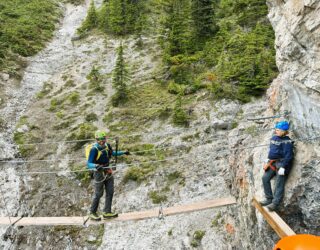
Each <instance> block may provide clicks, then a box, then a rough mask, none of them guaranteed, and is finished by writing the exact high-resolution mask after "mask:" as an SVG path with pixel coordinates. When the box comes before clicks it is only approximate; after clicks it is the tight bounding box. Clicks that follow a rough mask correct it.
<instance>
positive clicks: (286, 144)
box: [268, 135, 293, 174]
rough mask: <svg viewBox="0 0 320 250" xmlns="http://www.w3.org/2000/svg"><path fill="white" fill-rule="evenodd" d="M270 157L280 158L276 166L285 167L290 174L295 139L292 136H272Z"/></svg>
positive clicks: (272, 158)
mask: <svg viewBox="0 0 320 250" xmlns="http://www.w3.org/2000/svg"><path fill="white" fill-rule="evenodd" d="M268 158H269V159H270V160H278V161H277V162H276V166H277V167H278V168H281V167H282V168H284V169H285V173H286V174H288V173H289V171H290V169H291V166H292V161H293V141H292V140H291V139H290V137H289V136H283V137H280V136H277V135H274V136H272V138H271V141H270V150H269V154H268Z"/></svg>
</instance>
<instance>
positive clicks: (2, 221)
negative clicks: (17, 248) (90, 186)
mask: <svg viewBox="0 0 320 250" xmlns="http://www.w3.org/2000/svg"><path fill="white" fill-rule="evenodd" d="M235 203H236V200H235V198H233V197H230V198H222V199H216V200H207V201H200V202H195V203H192V204H186V205H179V206H174V207H169V208H164V209H163V214H164V216H169V215H174V214H181V213H189V212H192V211H199V210H204V209H210V208H214V207H219V206H226V205H231V204H235ZM158 215H159V208H154V209H151V210H145V211H140V212H130V213H124V214H119V217H117V218H115V219H112V220H103V221H91V220H89V221H87V222H86V225H96V224H103V223H108V222H115V221H130V220H143V219H149V218H154V217H158ZM87 218H88V217H87V216H85V217H24V218H22V219H20V217H11V221H12V222H13V221H17V220H18V221H17V223H16V224H15V225H17V226H32V225H34V226H57V225H64V226H67V225H78V226H81V225H83V224H84V222H85V221H86V220H87ZM19 219H20V220H19ZM10 224H11V223H10V221H9V218H8V217H0V225H10Z"/></svg>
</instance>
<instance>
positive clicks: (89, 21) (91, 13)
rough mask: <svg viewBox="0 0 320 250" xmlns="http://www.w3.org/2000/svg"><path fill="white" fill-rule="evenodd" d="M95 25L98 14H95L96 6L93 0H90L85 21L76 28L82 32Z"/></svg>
mask: <svg viewBox="0 0 320 250" xmlns="http://www.w3.org/2000/svg"><path fill="white" fill-rule="evenodd" d="M97 25H98V15H97V11H96V7H95V5H94V1H93V0H92V1H91V3H90V7H89V10H88V14H87V17H86V19H85V21H84V22H83V23H82V26H81V27H80V28H79V29H78V33H80V34H82V33H84V32H86V31H89V30H92V29H93V28H96V27H97Z"/></svg>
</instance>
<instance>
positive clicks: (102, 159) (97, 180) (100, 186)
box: [87, 130, 130, 221]
mask: <svg viewBox="0 0 320 250" xmlns="http://www.w3.org/2000/svg"><path fill="white" fill-rule="evenodd" d="M106 135H107V134H106V133H105V132H103V131H99V130H98V131H96V132H95V138H96V143H95V144H94V145H93V146H92V148H91V150H90V153H89V157H88V161H87V168H88V169H90V170H93V178H94V196H93V200H92V204H91V207H90V214H89V218H90V219H91V220H96V221H98V220H101V217H100V216H99V215H98V214H97V210H98V207H99V202H100V198H101V197H102V195H103V192H104V191H105V204H104V209H103V213H102V217H103V218H104V219H109V218H115V217H117V216H118V214H117V213H114V212H111V206H112V198H113V192H114V178H113V175H112V169H111V168H110V167H109V161H110V158H111V157H112V156H120V155H124V154H125V155H129V154H130V153H129V151H124V152H123V151H117V152H114V151H113V150H112V148H111V145H110V144H108V143H106Z"/></svg>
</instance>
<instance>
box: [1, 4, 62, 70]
mask: <svg viewBox="0 0 320 250" xmlns="http://www.w3.org/2000/svg"><path fill="white" fill-rule="evenodd" d="M60 13H61V12H60V9H59V5H58V3H57V1H54V0H29V1H25V0H15V1H1V4H0V14H1V15H0V16H1V17H0V23H1V24H0V26H1V35H0V71H2V70H4V71H6V72H8V73H9V74H10V75H13V76H15V75H16V74H17V71H18V70H19V68H20V67H21V66H25V65H22V64H21V62H19V60H20V59H19V56H18V55H20V56H24V57H26V56H32V55H34V54H36V53H37V52H38V51H39V50H41V49H42V48H43V47H44V46H45V43H46V42H47V41H48V40H49V39H50V38H51V37H52V34H53V31H54V30H55V23H56V22H57V21H58V17H59V14H60Z"/></svg>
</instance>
